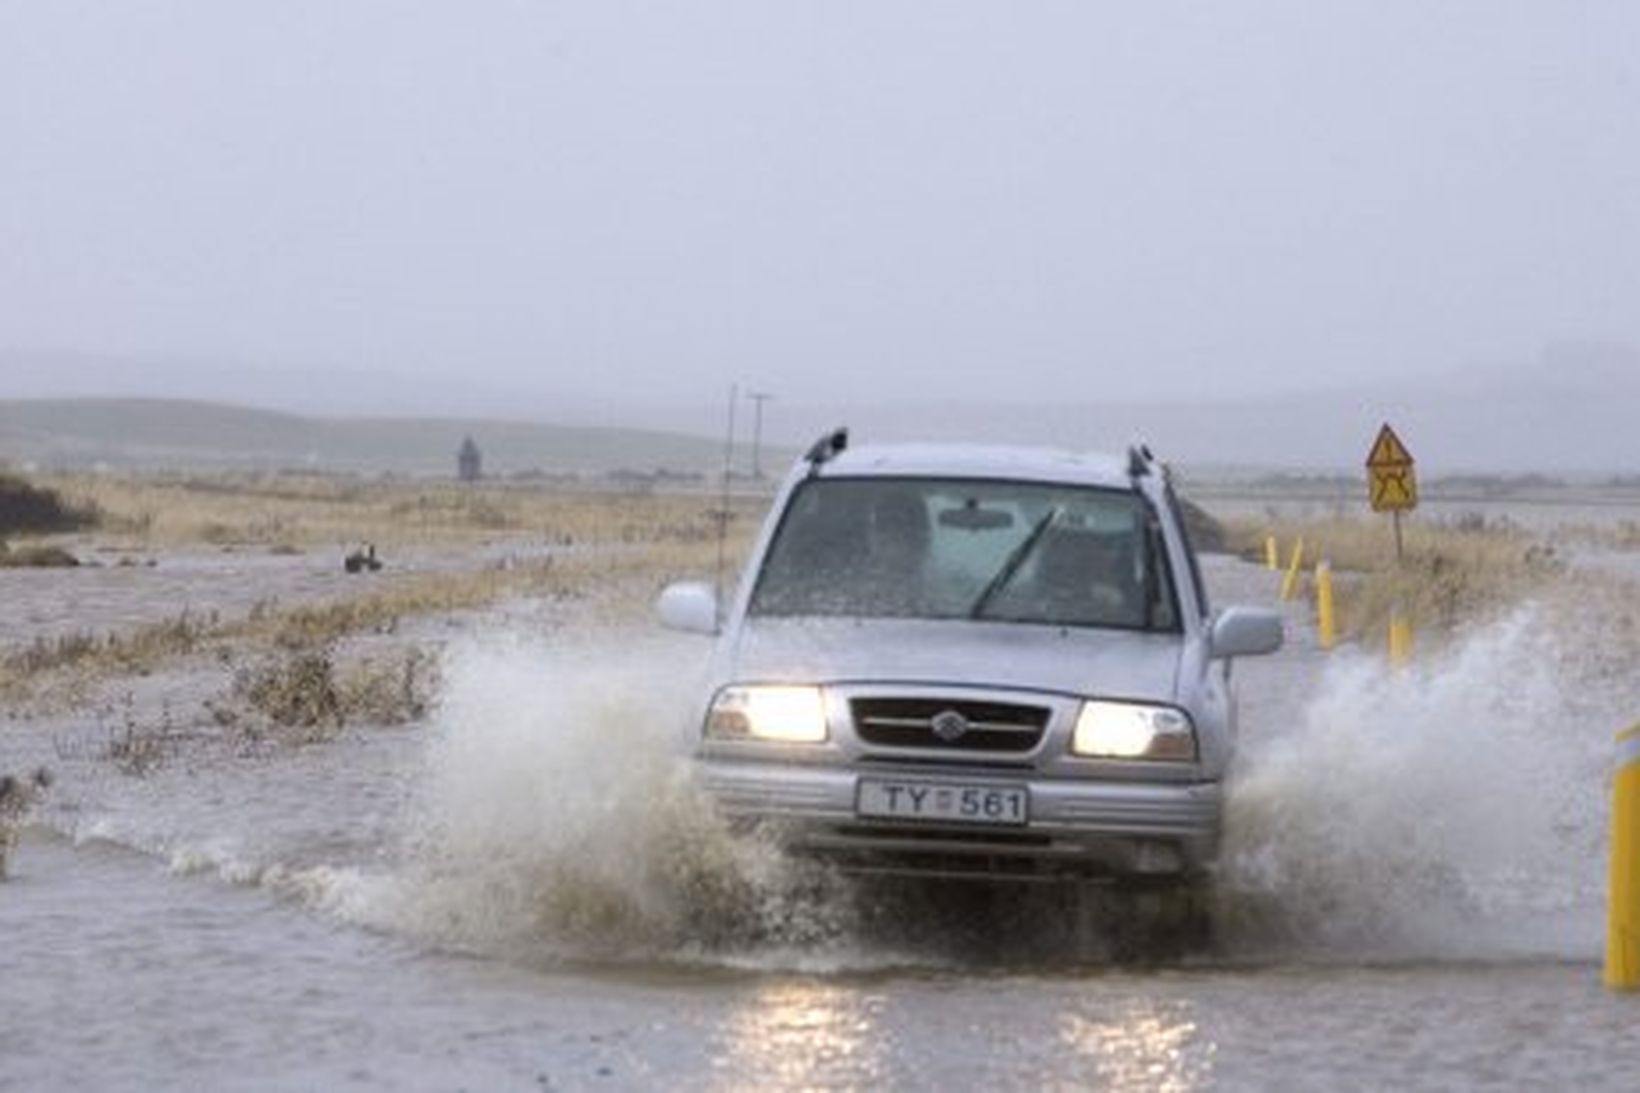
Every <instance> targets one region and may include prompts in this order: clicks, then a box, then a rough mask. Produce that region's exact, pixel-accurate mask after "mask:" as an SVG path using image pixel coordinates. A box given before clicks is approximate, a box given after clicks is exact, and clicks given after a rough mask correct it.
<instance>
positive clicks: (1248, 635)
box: [1207, 607, 1284, 660]
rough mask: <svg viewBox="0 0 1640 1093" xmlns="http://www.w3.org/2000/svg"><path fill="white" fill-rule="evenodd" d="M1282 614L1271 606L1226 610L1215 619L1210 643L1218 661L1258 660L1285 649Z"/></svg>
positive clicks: (1229, 608) (1208, 636)
mask: <svg viewBox="0 0 1640 1093" xmlns="http://www.w3.org/2000/svg"><path fill="white" fill-rule="evenodd" d="M1283 637H1284V633H1283V629H1282V622H1281V615H1280V613H1279V612H1276V611H1272V610H1270V609H1269V608H1268V607H1226V608H1225V609H1224V610H1223V611H1220V612H1219V613H1218V615H1216V616H1215V617H1214V619H1213V626H1212V629H1210V630H1209V631H1208V635H1207V644H1208V650H1209V653H1210V655H1211V656H1212V657H1213V658H1214V659H1216V660H1217V659H1223V658H1226V657H1256V656H1259V655H1261V654H1264V653H1273V652H1275V651H1276V650H1277V649H1280V648H1281V642H1282V639H1283Z"/></svg>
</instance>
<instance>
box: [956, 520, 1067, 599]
mask: <svg viewBox="0 0 1640 1093" xmlns="http://www.w3.org/2000/svg"><path fill="white" fill-rule="evenodd" d="M1062 511H1063V510H1062V509H1060V507H1059V506H1058V505H1055V506H1054V507H1053V508H1051V509H1049V510H1048V511H1047V513H1046V514H1045V515H1044V516H1043V517H1042V519H1040V520H1038V521H1037V522H1036V524H1035V525H1034V526H1033V527H1032V528H1031V531H1030V534H1028V535H1026V536H1025V538H1023V539H1021V540H1020V542H1019V545H1018V546H1016V547H1014V549H1013V550H1012V551H1011V552H1010V553H1009V555H1008V556H1007V557H1006V558H1004V559H1002V567H1001V568H1000V569H998V570H997V571H996V573H995V574H994V575H993V576H992V577H991V579H990V580H989V581H987V582H985V587H984V588H983V589H981V590H980V594H979V596H978V597H977V598H976V599H975V600H974V602H973V604H972V605H971V606H970V607H969V608H968V617H969V618H971V619H977V618H979V617H980V614H981V613H982V612H984V610H985V608H986V606H987V605H988V604H989V603H990V602H991V601H992V600H993V599H995V598H996V594H997V593H998V592H1001V591H1002V590H1003V589H1004V588H1006V587H1007V586H1008V582H1009V581H1011V580H1013V579H1014V574H1015V573H1018V572H1019V567H1020V566H1022V565H1024V564H1025V559H1026V558H1029V557H1030V556H1031V551H1032V550H1035V549H1036V544H1037V543H1038V542H1039V541H1041V539H1042V535H1043V533H1044V532H1046V531H1047V530H1048V528H1049V527H1051V526H1052V525H1053V522H1054V521H1055V520H1057V519H1059V516H1060V513H1061V512H1062Z"/></svg>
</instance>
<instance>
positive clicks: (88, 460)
mask: <svg viewBox="0 0 1640 1093" xmlns="http://www.w3.org/2000/svg"><path fill="white" fill-rule="evenodd" d="M467 436H471V437H472V438H473V440H474V441H475V442H476V443H477V444H478V447H479V449H480V451H481V452H482V453H483V458H484V469H485V473H486V474H495V475H506V474H517V473H523V472H530V471H540V472H543V473H547V474H566V473H581V474H589V473H608V472H613V471H619V470H628V471H642V472H653V471H656V470H659V469H664V470H666V471H668V472H670V473H676V474H692V473H711V472H715V470H716V469H717V468H718V467H719V466H720V465H721V463H722V458H723V455H722V444H721V442H720V441H717V440H713V439H710V438H706V437H695V436H687V435H684V434H680V433H668V432H662V431H658V430H647V429H626V428H602V427H598V426H563V425H546V424H537V423H531V422H519V421H495V420H477V419H452V418H321V417H306V416H302V415H298V414H288V413H280V412H276V411H271V410H259V409H253V408H250V407H244V406H233V405H226V404H222V403H213V402H196V401H189V400H180V399H124V398H122V399H96V398H75V399H15V400H0V460H6V461H10V462H12V463H16V464H29V463H32V464H35V465H38V466H41V467H47V468H70V467H87V466H93V465H97V464H103V465H106V466H110V467H120V468H132V469H159V468H164V469H178V470H185V469H258V470H261V469H289V468H303V469H315V470H331V471H354V472H359V471H366V472H368V471H374V472H396V473H403V474H449V475H454V473H455V466H456V450H457V449H458V448H459V447H460V445H461V442H462V439H463V438H464V437H467Z"/></svg>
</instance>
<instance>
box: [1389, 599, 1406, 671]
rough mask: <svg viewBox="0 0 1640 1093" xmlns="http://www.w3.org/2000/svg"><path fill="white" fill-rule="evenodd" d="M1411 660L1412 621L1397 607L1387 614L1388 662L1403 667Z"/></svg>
mask: <svg viewBox="0 0 1640 1093" xmlns="http://www.w3.org/2000/svg"><path fill="white" fill-rule="evenodd" d="M1411 661H1412V622H1411V620H1409V619H1408V618H1407V616H1406V612H1404V611H1402V610H1401V609H1400V608H1399V607H1397V608H1396V609H1395V610H1394V611H1392V612H1390V616H1389V662H1390V664H1391V665H1393V666H1394V667H1396V668H1405V667H1406V666H1407V665H1408V664H1409V663H1411Z"/></svg>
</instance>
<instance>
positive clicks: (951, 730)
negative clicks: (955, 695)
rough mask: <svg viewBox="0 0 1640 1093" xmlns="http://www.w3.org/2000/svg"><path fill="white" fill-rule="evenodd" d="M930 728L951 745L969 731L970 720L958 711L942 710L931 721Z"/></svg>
mask: <svg viewBox="0 0 1640 1093" xmlns="http://www.w3.org/2000/svg"><path fill="white" fill-rule="evenodd" d="M928 727H929V728H930V729H932V730H933V732H934V735H935V736H937V737H939V738H940V739H941V740H944V741H945V742H946V743H947V744H949V743H951V742H952V741H954V740H956V739H957V738H958V737H960V736H961V735H962V734H963V733H965V732H967V731H968V719H967V718H966V717H964V716H962V715H961V714H960V713H958V712H957V711H956V710H941V711H940V712H939V713H937V714H935V715H934V716H933V717H932V718H931V719H930V720H929V722H928Z"/></svg>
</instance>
